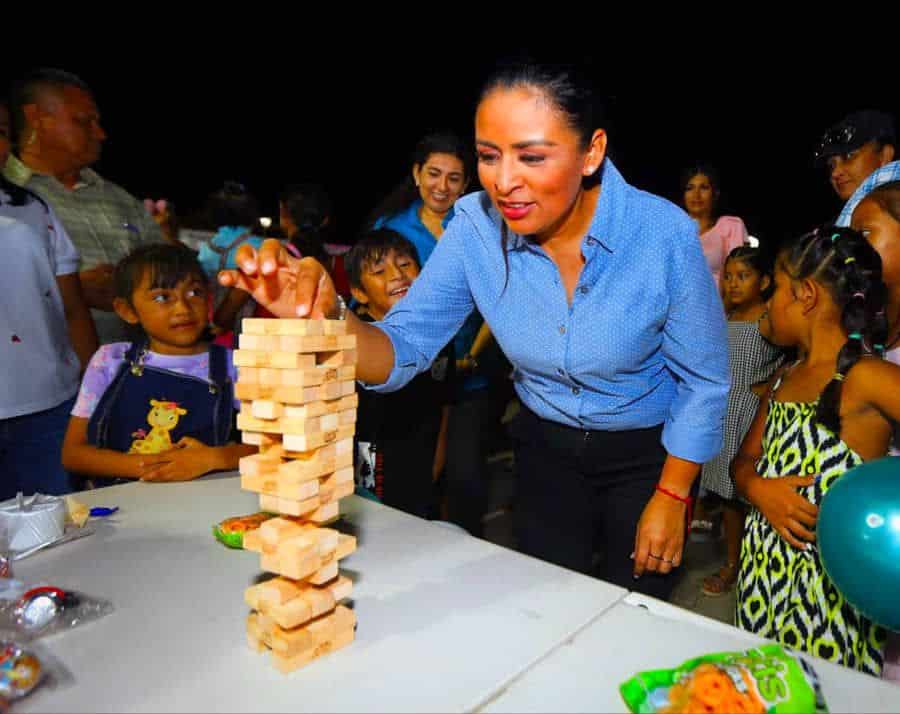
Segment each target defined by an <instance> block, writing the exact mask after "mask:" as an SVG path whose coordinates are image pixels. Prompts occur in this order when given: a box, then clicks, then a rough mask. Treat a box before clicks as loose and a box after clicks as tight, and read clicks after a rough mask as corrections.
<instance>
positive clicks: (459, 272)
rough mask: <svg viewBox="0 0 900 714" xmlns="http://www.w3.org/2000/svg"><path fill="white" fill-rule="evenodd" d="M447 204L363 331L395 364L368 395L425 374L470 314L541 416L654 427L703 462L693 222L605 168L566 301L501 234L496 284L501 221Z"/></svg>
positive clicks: (720, 415) (714, 376) (707, 393)
mask: <svg viewBox="0 0 900 714" xmlns="http://www.w3.org/2000/svg"><path fill="white" fill-rule="evenodd" d="M455 208H456V217H455V218H454V220H453V221H452V222H451V223H450V225H449V226H448V227H447V230H446V232H445V233H444V235H443V237H442V238H441V240H440V241H439V242H438V245H437V247H436V248H435V250H434V254H433V255H432V256H431V259H430V260H429V261H428V263H427V264H426V265H425V269H424V270H423V271H422V273H421V275H420V276H419V278H418V279H417V280H416V281H415V282H414V283H413V285H412V288H411V289H410V291H409V294H408V295H407V296H406V297H405V298H404V299H403V300H402V301H401V302H399V303H398V304H397V305H395V306H394V308H393V309H392V310H391V311H390V312H389V313H388V314H387V315H386V316H385V319H384V321H383V322H380V323H374V324H375V325H377V326H379V327H380V328H381V329H382V330H383V331H384V332H385V333H386V334H387V335H388V337H389V338H390V340H391V342H392V344H393V347H394V355H395V363H394V369H393V370H392V372H391V374H390V376H389V378H388V380H387V382H385V384H383V385H378V386H376V387H373V388H374V389H377V390H380V391H391V390H395V389H399V388H400V387H402V386H403V385H404V384H406V383H407V382H408V381H409V380H410V379H412V377H413V376H415V374H416V373H418V372H421V371H423V370H424V369H426V368H427V367H428V365H430V364H431V361H432V360H433V359H434V356H435V355H436V354H437V353H438V351H439V350H440V349H441V348H442V347H443V346H444V345H445V344H446V343H447V341H448V340H449V339H450V338H451V337H452V336H453V335H454V334H455V333H456V331H457V330H458V329H459V327H460V326H461V325H462V323H463V321H464V320H465V319H466V317H467V316H468V314H469V313H470V312H471V311H472V309H473V308H474V307H477V308H478V310H479V311H480V312H481V314H482V315H484V318H485V320H487V322H488V324H489V325H490V327H491V330H492V332H493V333H494V336H495V337H496V338H497V341H498V343H499V344H500V346H501V347H502V348H503V351H504V352H505V353H506V355H507V357H508V358H509V359H510V361H511V362H512V364H513V367H514V380H515V387H516V391H517V392H518V395H519V398H520V399H521V400H522V402H523V403H524V404H525V405H526V406H527V407H528V408H529V409H531V410H532V411H533V412H535V413H536V414H538V415H539V416H541V417H543V418H545V419H549V420H552V421H555V422H559V423H561V424H566V425H569V426H573V427H577V428H583V429H600V430H610V431H619V430H625V429H643V428H648V427H652V426H657V425H659V424H664V428H663V437H662V442H663V445H664V446H665V448H666V450H667V451H668V452H669V453H670V454H673V455H675V456H678V457H681V458H683V459H687V460H690V461H694V462H699V463H702V462H704V461H707V460H709V459H710V458H712V457H713V456H715V455H716V454H717V453H718V451H719V449H720V448H721V444H722V424H723V420H724V415H725V407H726V401H727V397H728V388H729V379H730V378H729V371H728V338H727V327H726V322H725V315H724V312H723V310H722V302H721V300H720V299H719V296H718V293H717V291H716V287H715V285H714V284H713V280H712V276H711V275H710V272H709V269H708V268H707V266H706V260H705V259H704V257H703V252H702V250H701V247H700V240H699V236H698V235H697V226H696V224H695V223H694V221H692V220H691V219H690V218H689V217H688V216H687V215H686V214H685V213H684V212H683V211H681V210H680V209H679V208H676V207H675V206H674V205H673V204H671V203H669V202H668V201H665V200H663V199H661V198H659V197H657V196H653V195H651V194H648V193H645V192H643V191H639V190H637V189H635V188H633V187H631V186H629V185H628V184H627V183H626V182H625V180H624V179H623V178H622V176H621V175H620V174H619V172H618V171H617V170H616V167H615V166H614V165H613V164H612V162H611V161H610V160H609V159H607V160H606V161H605V163H604V166H603V186H602V190H601V193H600V198H599V200H598V201H597V209H596V212H595V214H594V218H593V222H592V223H591V227H590V230H589V231H588V234H587V235H586V236H585V237H584V239H583V241H582V254H583V255H584V258H585V265H584V268H583V270H582V273H581V276H580V278H579V281H578V286H577V287H576V289H575V292H574V296H573V300H572V304H571V305H569V304H568V301H567V299H566V293H565V288H564V286H563V284H562V281H561V280H560V275H559V270H558V269H557V267H556V264H555V263H553V261H552V260H551V259H550V258H549V257H548V256H547V254H546V253H545V252H544V251H543V250H542V249H541V248H540V247H539V246H538V245H536V244H535V243H533V242H532V241H530V240H528V239H526V238H524V237H522V236H517V235H515V234H512V233H510V240H509V246H508V254H507V258H508V264H509V273H508V283H507V270H506V267H505V260H504V255H503V250H502V248H501V240H500V225H501V218H500V216H499V214H498V213H497V211H496V210H495V209H494V207H493V206H492V205H491V202H490V199H489V198H488V196H487V195H486V194H485V193H484V192H479V193H476V194H471V195H469V196H466V197H464V198H461V199H460V200H459V201H457V202H456V206H455ZM504 286H505V289H504Z"/></svg>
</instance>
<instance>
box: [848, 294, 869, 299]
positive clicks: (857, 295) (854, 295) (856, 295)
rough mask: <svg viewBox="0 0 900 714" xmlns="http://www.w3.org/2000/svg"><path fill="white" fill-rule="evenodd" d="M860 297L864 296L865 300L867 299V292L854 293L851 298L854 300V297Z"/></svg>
mask: <svg viewBox="0 0 900 714" xmlns="http://www.w3.org/2000/svg"><path fill="white" fill-rule="evenodd" d="M858 297H859V298H862V299H863V300H865V299H866V294H865V293H853V295H852V296H851V298H850V299H851V300H852V299H853V298H858Z"/></svg>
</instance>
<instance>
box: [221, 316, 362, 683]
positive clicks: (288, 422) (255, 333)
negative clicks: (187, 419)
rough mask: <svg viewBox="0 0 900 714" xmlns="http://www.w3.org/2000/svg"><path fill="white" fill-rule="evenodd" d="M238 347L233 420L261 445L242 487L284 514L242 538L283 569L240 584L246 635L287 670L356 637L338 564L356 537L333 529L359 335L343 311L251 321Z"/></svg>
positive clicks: (352, 423) (346, 456)
mask: <svg viewBox="0 0 900 714" xmlns="http://www.w3.org/2000/svg"><path fill="white" fill-rule="evenodd" d="M239 348H240V349H238V350H236V351H235V353H234V363H235V365H237V367H238V382H237V384H236V386H235V393H236V394H237V396H238V398H239V399H240V400H241V410H240V413H239V414H238V421H237V425H238V428H239V429H240V430H241V431H242V432H243V440H244V442H245V443H248V444H255V445H257V446H258V447H259V453H258V454H254V455H253V456H246V457H244V458H243V459H241V463H240V472H241V487H242V488H243V489H245V490H247V491H253V492H255V493H258V494H259V506H260V510H262V511H269V512H271V513H278V514H280V515H279V516H278V517H276V518H272V519H270V520H268V521H265V522H264V523H263V524H262V526H260V528H259V529H258V530H256V531H251V532H249V533H247V534H246V535H245V536H244V548H245V549H247V550H253V551H256V552H258V553H259V554H260V556H261V567H262V569H263V570H267V571H269V572H272V573H275V574H276V575H277V577H275V578H273V579H271V580H267V581H265V582H262V583H259V584H257V585H252V586H251V587H249V588H248V589H247V590H246V592H245V593H244V598H245V600H246V601H247V604H248V605H249V606H250V607H251V608H252V609H253V612H251V613H250V615H249V616H248V617H247V639H248V641H249V643H250V646H251V647H252V648H254V649H255V650H257V651H259V652H263V651H266V650H270V651H271V653H272V660H273V661H274V663H275V666H276V667H277V668H278V669H279V670H281V671H282V672H290V671H292V670H295V669H298V668H300V667H302V666H304V665H306V664H308V663H309V662H311V661H312V660H314V659H316V658H317V657H320V656H322V655H325V654H327V653H329V652H332V651H334V650H337V649H340V648H341V647H344V646H346V645H348V644H350V643H351V642H352V641H353V636H354V632H355V629H356V616H355V615H354V613H353V611H352V610H350V609H349V608H347V607H345V606H344V605H341V604H340V602H341V600H343V599H345V598H347V597H349V595H350V592H351V588H352V585H351V582H350V580H348V579H347V578H346V577H343V576H342V575H341V574H340V572H339V571H338V561H339V560H340V559H341V558H344V557H346V556H348V555H350V554H351V553H352V552H353V551H354V550H356V539H355V538H354V537H352V536H348V535H344V534H341V533H338V531H336V530H334V529H331V528H327V527H326V526H327V525H328V524H329V523H332V522H333V521H335V520H337V519H338V518H339V508H338V501H339V500H340V499H341V498H343V497H344V496H349V495H350V494H352V493H353V487H354V484H353V434H354V432H355V428H356V405H357V397H356V391H355V383H354V380H355V377H356V367H355V365H356V337H355V336H354V335H347V334H346V323H345V322H342V321H338V320H287V319H285V320H278V319H259V318H245V319H244V321H243V333H242V334H241V336H240V344H239Z"/></svg>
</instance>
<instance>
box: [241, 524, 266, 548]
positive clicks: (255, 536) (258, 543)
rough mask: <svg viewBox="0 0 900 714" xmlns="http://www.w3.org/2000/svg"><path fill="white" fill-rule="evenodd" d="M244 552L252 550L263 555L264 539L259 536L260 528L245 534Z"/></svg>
mask: <svg viewBox="0 0 900 714" xmlns="http://www.w3.org/2000/svg"><path fill="white" fill-rule="evenodd" d="M242 541H243V544H244V550H251V551H253V552H255V553H262V537H261V536H260V534H259V528H256V529H255V530H252V531H247V532H246V533H244V537H243V539H242Z"/></svg>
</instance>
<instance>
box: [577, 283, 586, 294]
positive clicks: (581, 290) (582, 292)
mask: <svg viewBox="0 0 900 714" xmlns="http://www.w3.org/2000/svg"><path fill="white" fill-rule="evenodd" d="M578 292H580V293H581V294H582V295H587V294H588V286H587V285H582V286H581V287H580V288H578Z"/></svg>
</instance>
